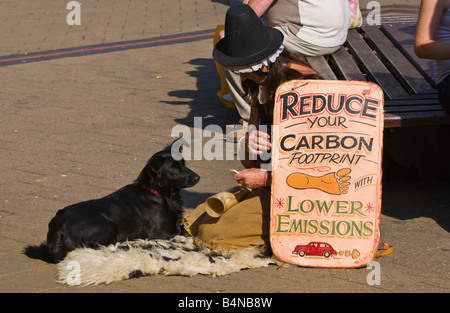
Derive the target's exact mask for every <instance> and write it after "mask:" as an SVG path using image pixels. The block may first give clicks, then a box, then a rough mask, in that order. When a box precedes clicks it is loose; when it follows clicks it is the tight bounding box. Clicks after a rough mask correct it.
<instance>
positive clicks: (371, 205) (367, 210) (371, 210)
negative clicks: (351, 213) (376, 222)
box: [366, 202, 375, 212]
mask: <svg viewBox="0 0 450 313" xmlns="http://www.w3.org/2000/svg"><path fill="white" fill-rule="evenodd" d="M374 210H375V206H374V205H373V203H372V202H369V203H368V204H366V212H373V211H374Z"/></svg>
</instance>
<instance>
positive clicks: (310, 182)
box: [286, 168, 352, 195]
mask: <svg viewBox="0 0 450 313" xmlns="http://www.w3.org/2000/svg"><path fill="white" fill-rule="evenodd" d="M351 171H352V170H351V169H349V168H343V169H341V170H339V171H337V172H336V173H334V172H333V173H328V174H325V175H323V176H319V177H316V176H311V175H307V174H303V173H293V174H291V175H289V176H288V177H287V179H286V183H287V184H288V185H289V186H290V187H292V188H295V189H319V190H321V191H324V192H326V193H330V194H333V195H343V194H346V193H347V192H348V186H349V185H350V182H349V180H350V176H349V175H348V174H349V173H350V172H351Z"/></svg>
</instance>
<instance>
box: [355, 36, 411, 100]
mask: <svg viewBox="0 0 450 313" xmlns="http://www.w3.org/2000/svg"><path fill="white" fill-rule="evenodd" d="M346 45H347V46H348V48H349V49H350V51H351V52H352V55H353V56H354V57H355V59H357V60H358V62H359V66H361V67H362V68H365V70H366V71H367V73H365V74H367V75H369V76H370V77H371V78H372V79H371V80H373V81H374V82H375V83H377V84H378V85H380V87H381V88H383V90H384V92H385V95H386V97H387V98H388V99H395V98H397V97H403V96H406V95H408V93H407V92H406V91H405V90H404V89H403V87H402V86H401V84H400V83H399V82H398V81H397V80H396V79H395V78H394V76H393V75H392V74H391V73H390V72H389V70H388V69H387V68H386V67H385V66H384V65H383V63H382V62H381V61H380V59H379V58H378V57H377V56H376V55H375V54H374V52H373V51H372V49H371V48H370V47H369V46H368V45H367V44H366V42H365V41H364V40H363V39H362V38H361V36H360V35H359V33H358V32H357V31H356V30H355V29H351V30H349V32H348V35H347V42H346Z"/></svg>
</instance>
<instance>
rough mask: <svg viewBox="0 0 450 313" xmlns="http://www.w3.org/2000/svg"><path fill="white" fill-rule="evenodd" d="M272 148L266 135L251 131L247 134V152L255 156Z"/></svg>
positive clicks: (254, 130)
mask: <svg viewBox="0 0 450 313" xmlns="http://www.w3.org/2000/svg"><path fill="white" fill-rule="evenodd" d="M271 147H272V144H271V142H270V136H269V134H268V133H265V132H262V131H259V130H256V129H253V130H251V131H250V132H249V133H248V150H249V151H250V152H251V153H253V154H256V155H260V154H262V153H263V152H264V151H269V150H270V148H271Z"/></svg>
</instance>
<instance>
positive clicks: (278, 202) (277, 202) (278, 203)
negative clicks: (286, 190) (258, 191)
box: [275, 198, 284, 209]
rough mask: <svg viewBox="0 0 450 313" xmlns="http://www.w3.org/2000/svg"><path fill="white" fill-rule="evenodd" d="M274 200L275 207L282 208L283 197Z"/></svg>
mask: <svg viewBox="0 0 450 313" xmlns="http://www.w3.org/2000/svg"><path fill="white" fill-rule="evenodd" d="M275 202H276V203H275V205H276V207H277V209H280V208H284V199H283V198H277V200H276V201H275Z"/></svg>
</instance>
